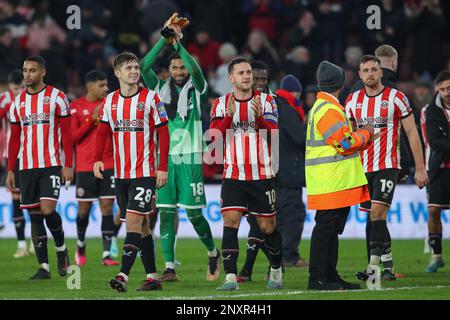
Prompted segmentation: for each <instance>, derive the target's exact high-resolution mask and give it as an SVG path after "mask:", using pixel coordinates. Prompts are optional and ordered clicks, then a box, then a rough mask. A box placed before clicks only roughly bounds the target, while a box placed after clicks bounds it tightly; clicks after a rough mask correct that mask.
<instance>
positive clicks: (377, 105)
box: [345, 87, 412, 173]
mask: <svg viewBox="0 0 450 320" xmlns="http://www.w3.org/2000/svg"><path fill="white" fill-rule="evenodd" d="M345 110H346V113H347V116H348V117H349V118H350V120H354V121H356V124H357V126H358V127H361V126H364V125H365V124H367V123H370V124H371V125H372V126H373V128H374V134H377V133H379V134H380V136H379V137H378V138H377V139H375V140H374V141H373V142H372V143H371V144H370V145H369V147H368V148H367V149H366V150H363V151H361V152H360V155H361V160H362V162H363V166H364V171H365V172H366V173H368V172H374V171H379V170H383V169H390V168H394V169H400V168H401V167H400V159H399V156H400V139H399V137H400V128H401V123H400V120H401V119H403V118H406V117H407V116H409V115H410V114H411V112H412V110H411V107H410V106H409V102H408V98H406V96H405V95H404V94H403V93H402V92H400V91H398V90H396V89H394V88H390V87H385V88H384V89H383V90H382V91H381V92H380V93H379V94H378V95H376V96H374V97H369V96H368V95H367V94H366V90H365V89H361V90H358V91H355V92H354V93H352V94H350V95H349V96H348V98H347V101H346V102H345Z"/></svg>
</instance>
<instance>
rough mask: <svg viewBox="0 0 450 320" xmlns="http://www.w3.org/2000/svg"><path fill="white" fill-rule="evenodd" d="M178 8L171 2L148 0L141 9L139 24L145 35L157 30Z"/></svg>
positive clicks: (171, 0) (167, 0) (170, 0)
mask: <svg viewBox="0 0 450 320" xmlns="http://www.w3.org/2000/svg"><path fill="white" fill-rule="evenodd" d="M179 11H180V10H179V7H178V5H177V4H176V2H175V1H173V0H148V1H147V4H146V5H145V6H144V8H143V9H142V16H141V19H140V24H141V26H142V28H143V29H144V30H145V32H146V33H147V34H151V33H152V32H154V31H155V30H157V29H159V28H160V27H161V26H162V25H163V24H164V22H165V21H166V20H167V19H169V17H170V16H171V15H172V14H173V13H174V12H179Z"/></svg>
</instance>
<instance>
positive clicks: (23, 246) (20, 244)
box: [17, 240, 27, 250]
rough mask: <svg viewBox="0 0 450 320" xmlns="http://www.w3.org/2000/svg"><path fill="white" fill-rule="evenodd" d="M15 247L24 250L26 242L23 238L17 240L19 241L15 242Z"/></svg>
mask: <svg viewBox="0 0 450 320" xmlns="http://www.w3.org/2000/svg"><path fill="white" fill-rule="evenodd" d="M17 248H19V249H25V250H26V249H27V242H26V241H25V240H19V242H17Z"/></svg>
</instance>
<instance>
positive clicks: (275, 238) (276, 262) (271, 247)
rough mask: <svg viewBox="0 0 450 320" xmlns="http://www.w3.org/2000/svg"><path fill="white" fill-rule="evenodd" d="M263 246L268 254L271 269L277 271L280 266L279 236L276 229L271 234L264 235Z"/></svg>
mask: <svg viewBox="0 0 450 320" xmlns="http://www.w3.org/2000/svg"><path fill="white" fill-rule="evenodd" d="M264 246H265V247H266V248H267V250H268V252H269V254H270V264H271V267H272V268H274V269H278V268H279V267H280V266H281V234H280V232H279V231H278V229H277V228H275V230H274V231H273V232H272V233H271V234H266V242H265V243H264Z"/></svg>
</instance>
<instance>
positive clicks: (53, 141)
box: [6, 56, 73, 280]
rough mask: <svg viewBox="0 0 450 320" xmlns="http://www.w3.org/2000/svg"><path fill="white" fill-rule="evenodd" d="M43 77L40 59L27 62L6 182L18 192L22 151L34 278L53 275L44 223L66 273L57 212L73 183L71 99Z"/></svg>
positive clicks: (14, 107) (23, 196)
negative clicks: (35, 261) (35, 268)
mask: <svg viewBox="0 0 450 320" xmlns="http://www.w3.org/2000/svg"><path fill="white" fill-rule="evenodd" d="M45 74H46V64H45V60H44V59H43V58H42V57H40V56H31V57H28V58H27V59H26V60H25V62H24V63H23V77H24V80H25V85H26V87H27V90H24V91H22V92H21V93H20V94H19V95H18V96H17V97H16V98H15V99H14V102H13V104H12V105H11V109H10V112H9V113H10V123H11V137H10V140H9V145H8V177H7V180H6V184H7V186H8V188H9V190H11V192H12V191H14V189H15V174H14V169H15V167H16V161H17V156H18V155H19V153H20V157H19V158H20V160H19V180H20V196H21V204H20V208H22V209H28V212H29V213H30V220H31V237H32V239H33V243H34V247H35V250H36V256H37V259H38V262H39V264H40V268H39V269H38V271H37V273H36V274H35V275H34V276H32V277H31V278H30V279H32V280H34V279H50V277H51V275H50V267H49V263H48V251H47V231H46V230H45V225H44V220H45V223H46V224H47V227H48V229H49V230H50V232H51V234H52V236H53V239H54V241H55V246H56V253H57V262H58V272H59V275H60V276H65V275H66V274H67V267H68V265H69V257H68V253H67V248H66V246H65V244H64V230H63V226H62V220H61V217H60V216H59V214H58V213H57V212H56V211H55V209H56V203H57V201H58V198H59V192H60V187H61V183H65V184H66V186H68V185H69V184H70V182H71V181H72V180H73V169H72V157H73V145H72V134H71V129H70V124H71V123H70V110H69V101H68V100H67V98H66V95H65V94H64V93H63V92H62V91H61V90H58V89H56V88H54V87H52V86H49V85H47V84H45V83H44V76H45ZM63 155H64V157H63Z"/></svg>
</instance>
